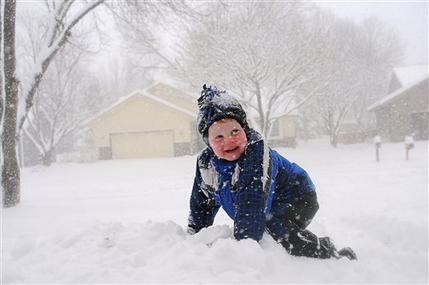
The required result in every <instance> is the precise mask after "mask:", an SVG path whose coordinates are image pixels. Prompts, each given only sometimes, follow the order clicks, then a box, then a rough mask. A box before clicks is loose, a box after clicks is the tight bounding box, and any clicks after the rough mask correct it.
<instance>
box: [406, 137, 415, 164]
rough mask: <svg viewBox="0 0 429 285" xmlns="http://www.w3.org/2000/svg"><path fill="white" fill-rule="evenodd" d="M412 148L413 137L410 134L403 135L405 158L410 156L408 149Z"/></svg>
mask: <svg viewBox="0 0 429 285" xmlns="http://www.w3.org/2000/svg"><path fill="white" fill-rule="evenodd" d="M413 148H414V138H413V137H412V136H405V159H406V160H408V159H409V158H410V150H411V149H413Z"/></svg>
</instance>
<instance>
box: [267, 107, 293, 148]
mask: <svg viewBox="0 0 429 285" xmlns="http://www.w3.org/2000/svg"><path fill="white" fill-rule="evenodd" d="M297 120H298V115H297V112H292V113H288V114H283V115H281V116H279V117H278V118H277V119H276V120H275V121H274V122H273V124H272V126H271V132H270V136H269V139H268V141H269V142H270V143H271V144H272V145H274V146H288V147H295V146H296V125H297Z"/></svg>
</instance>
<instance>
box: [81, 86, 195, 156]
mask: <svg viewBox="0 0 429 285" xmlns="http://www.w3.org/2000/svg"><path fill="white" fill-rule="evenodd" d="M196 113H197V104H196V100H195V99H194V98H193V97H191V96H190V95H188V94H186V93H184V92H183V91H180V90H178V89H175V88H173V87H171V86H169V85H166V84H163V83H157V84H155V85H153V86H151V87H149V88H147V89H145V90H138V91H135V92H133V93H131V94H130V95H128V96H126V97H124V98H121V99H120V100H119V101H118V102H116V103H115V104H113V105H112V106H110V107H109V108H107V109H106V110H105V111H103V112H101V113H100V114H99V115H97V116H96V117H95V118H93V119H92V120H91V121H90V122H89V123H88V124H87V125H88V126H89V128H90V130H91V134H92V141H93V143H94V144H95V147H96V148H97V151H98V158H99V159H128V158H148V157H172V156H179V155H184V154H192V153H194V152H195V151H197V150H198V149H200V147H201V146H199V145H198V144H199V137H198V135H197V132H196V125H195V124H196Z"/></svg>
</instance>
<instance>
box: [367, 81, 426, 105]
mask: <svg viewBox="0 0 429 285" xmlns="http://www.w3.org/2000/svg"><path fill="white" fill-rule="evenodd" d="M428 78H429V77H428V75H427V74H426V77H423V78H420V79H418V80H415V81H413V82H411V83H409V84H408V85H406V86H404V87H402V88H400V89H398V90H395V91H394V92H393V93H390V94H389V95H387V96H385V97H384V98H381V99H380V100H378V101H377V102H375V103H374V104H372V105H371V106H369V107H368V109H367V110H368V111H372V110H374V109H377V108H379V107H381V106H382V105H384V104H385V103H387V102H390V101H391V100H393V99H395V98H397V97H399V96H400V95H402V94H404V93H405V91H407V90H409V89H411V88H413V87H414V86H416V85H419V84H420V83H422V82H423V81H425V80H428Z"/></svg>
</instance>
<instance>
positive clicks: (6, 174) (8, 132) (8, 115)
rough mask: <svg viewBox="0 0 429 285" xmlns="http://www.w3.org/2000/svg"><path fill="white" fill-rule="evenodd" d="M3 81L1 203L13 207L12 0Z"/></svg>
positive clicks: (16, 186)
mask: <svg viewBox="0 0 429 285" xmlns="http://www.w3.org/2000/svg"><path fill="white" fill-rule="evenodd" d="M4 12H5V13H4V30H3V32H4V48H3V51H4V56H3V59H4V65H3V68H4V84H5V102H4V103H5V106H4V117H3V133H2V152H3V169H2V181H1V182H2V186H3V206H4V207H13V206H15V205H17V204H18V203H19V201H20V169H19V166H18V157H17V152H16V142H17V140H16V139H17V132H16V129H17V124H16V123H17V113H18V79H17V78H16V74H15V68H16V58H15V14H16V2H15V0H8V1H5V4H4Z"/></svg>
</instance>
